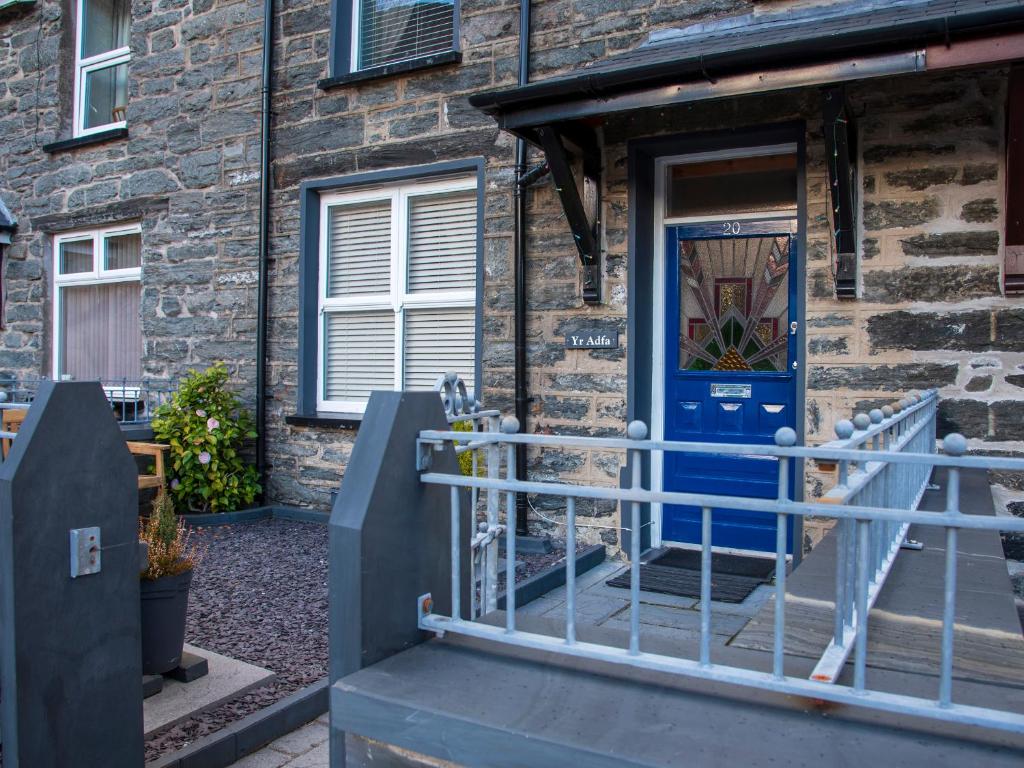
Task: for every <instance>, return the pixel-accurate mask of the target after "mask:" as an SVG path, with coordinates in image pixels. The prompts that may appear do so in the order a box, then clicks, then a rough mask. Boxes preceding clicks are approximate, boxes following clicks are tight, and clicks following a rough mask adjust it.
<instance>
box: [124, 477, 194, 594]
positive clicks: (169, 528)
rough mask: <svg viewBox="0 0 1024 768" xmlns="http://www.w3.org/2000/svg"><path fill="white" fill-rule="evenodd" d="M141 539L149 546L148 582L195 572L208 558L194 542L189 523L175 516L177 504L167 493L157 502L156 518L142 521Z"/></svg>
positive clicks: (153, 516) (154, 515)
mask: <svg viewBox="0 0 1024 768" xmlns="http://www.w3.org/2000/svg"><path fill="white" fill-rule="evenodd" d="M139 539H140V540H142V541H144V542H146V543H147V544H148V545H149V566H148V567H147V568H146V570H145V571H143V573H142V578H143V579H145V580H147V581H155V580H156V579H159V578H162V577H164V576H177V575H178V574H179V573H184V572H185V571H191V570H192V569H193V568H195V567H196V566H197V565H199V562H200V561H201V560H202V559H203V555H204V554H205V552H204V550H203V549H202V547H201V546H200V545H199V544H196V543H194V542H193V541H192V531H191V530H190V529H189V528H187V527H186V526H185V521H184V520H182V519H181V518H180V517H178V516H177V515H175V514H174V502H172V501H171V498H170V497H169V496H168V495H167V493H166V492H165V491H161V492H160V494H159V495H158V496H157V497H156V500H155V501H154V502H153V512H152V514H150V516H149V517H148V518H140V519H139Z"/></svg>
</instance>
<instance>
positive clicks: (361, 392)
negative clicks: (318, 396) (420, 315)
mask: <svg viewBox="0 0 1024 768" xmlns="http://www.w3.org/2000/svg"><path fill="white" fill-rule="evenodd" d="M324 349H325V360H324V397H325V398H326V399H327V400H339V401H362V400H366V399H367V398H369V396H370V392H372V391H373V390H375V389H387V390H393V389H394V388H395V315H394V313H393V312H391V311H390V310H388V311H384V312H341V313H331V314H328V315H326V317H325V321H324Z"/></svg>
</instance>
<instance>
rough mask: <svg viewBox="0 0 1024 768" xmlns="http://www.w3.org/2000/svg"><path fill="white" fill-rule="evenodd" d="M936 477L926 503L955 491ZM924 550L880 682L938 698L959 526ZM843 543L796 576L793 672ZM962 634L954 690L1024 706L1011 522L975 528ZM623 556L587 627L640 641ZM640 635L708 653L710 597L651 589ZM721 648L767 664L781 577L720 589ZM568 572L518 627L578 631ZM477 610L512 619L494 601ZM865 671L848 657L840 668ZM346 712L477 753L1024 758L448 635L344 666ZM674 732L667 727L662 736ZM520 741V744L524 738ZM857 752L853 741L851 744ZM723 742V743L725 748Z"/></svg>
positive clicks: (871, 654) (339, 710) (968, 739)
mask: <svg viewBox="0 0 1024 768" xmlns="http://www.w3.org/2000/svg"><path fill="white" fill-rule="evenodd" d="M934 480H935V481H936V482H937V483H938V485H939V487H940V488H939V490H930V491H928V492H926V494H925V496H924V499H923V500H922V503H921V508H922V509H925V510H941V509H943V508H944V503H945V498H944V494H945V485H944V480H945V477H944V473H943V472H941V471H939V472H937V473H936V476H935V478H934ZM960 497H961V509H962V510H963V511H964V513H966V514H974V515H992V514H994V509H993V504H992V497H991V492H990V490H989V485H988V479H987V476H986V473H985V472H984V471H980V470H978V471H963V472H962V473H961V489H960ZM910 538H913V539H916V540H918V541H921V542H922V543H923V544H924V548H923V549H922V550H921V551H912V550H907V551H903V552H902V553H901V554H900V555H899V557H897V559H896V563H895V566H894V568H893V570H892V572H891V574H890V576H889V579H888V581H887V582H886V585H885V587H884V589H883V590H882V592H881V594H880V596H879V598H878V601H877V603H876V604H875V606H874V608H873V609H872V610H871V612H870V619H869V630H868V654H867V686H868V688H869V689H870V690H878V691H885V692H891V693H899V694H906V695H911V696H919V697H922V698H926V699H935V698H937V697H938V687H939V681H938V674H937V672H938V659H939V653H940V647H941V638H940V635H941V626H942V622H941V616H942V603H943V587H942V584H943V567H944V553H945V540H944V537H943V536H942V530H941V529H935V528H931V527H923V526H917V527H913V528H911V532H910ZM835 557H836V549H835V541H834V536H833V535H832V534H829V535H828V536H826V538H825V540H824V541H823V542H822V543H821V544H820V545H819V546H818V547H816V548H815V549H814V550H813V551H812V552H811V553H810V554H809V555H808V556H807V557H806V558H805V559H804V561H803V562H802V563H801V564H800V565H799V566H798V567H797V568H796V569H795V570H794V571H793V573H792V574H791V575H790V576H789V578H788V579H787V593H786V616H787V621H786V651H787V655H786V659H785V672H786V674H787V675H791V676H796V677H803V678H806V677H809V676H810V674H811V671H812V670H813V668H814V665H815V662H816V660H817V658H819V657H820V655H821V653H822V652H823V651H824V649H825V647H826V646H827V644H828V641H829V639H830V637H831V632H832V608H833V599H834V581H835ZM957 565H958V582H957V602H956V625H955V630H954V634H955V645H954V662H953V674H954V693H953V697H954V700H955V701H956V702H957V703H958V704H970V705H976V706H981V707H988V708H992V709H997V710H1004V711H1008V712H1014V713H1024V636H1022V631H1021V624H1020V619H1019V617H1018V614H1017V610H1016V606H1015V603H1014V598H1013V593H1012V588H1011V584H1010V579H1009V576H1008V574H1007V570H1006V563H1005V560H1004V557H1003V553H1002V547H1001V544H1000V540H999V535H998V534H997V533H995V532H992V531H980V530H978V531H969V530H962V531H961V534H960V537H959V542H958V553H957ZM623 568H625V566H624V565H622V564H615V563H610V564H606V565H604V566H601V567H599V568H596V569H594V570H593V571H591V572H590V573H588V574H586V575H585V576H582V577H580V578H579V580H578V582H577V593H578V594H577V602H576V607H577V635H578V639H579V640H580V641H582V642H595V643H600V644H605V645H610V646H615V647H620V648H625V647H627V646H628V641H629V631H628V626H629V609H628V605H629V599H628V598H629V593H628V590H624V589H620V588H615V587H609V586H607V585H606V584H605V582H606V580H607V579H609V578H611V577H612V576H613V575H615V574H616V573H618V572H620V571H621V570H622V569H623ZM640 610H641V615H640V622H641V645H640V647H641V650H642V651H649V652H654V653H660V654H664V655H669V656H676V657H680V658H687V659H696V658H698V653H699V641H700V633H699V627H700V613H699V603H698V601H696V600H692V599H689V598H679V597H673V596H666V595H660V594H654V593H651V592H642V593H641V609H640ZM712 615H713V619H712V633H713V638H712V643H713V645H712V650H711V661H712V663H722V664H728V665H733V666H738V667H744V668H747V669H752V670H758V671H764V672H770V671H771V668H772V626H773V617H774V590H773V588H771V587H770V586H768V585H762V586H760V587H758V588H757V589H756V590H755V591H754V592H753V593H751V595H750V596H749V597H748V598H747V599H746V600H744V601H743V602H742V603H739V604H728V603H720V602H715V603H713V614H712ZM564 616H565V588H564V587H562V588H560V589H558V590H554V591H552V592H550V593H548V594H546V595H544V596H543V597H541V598H539V599H537V600H535V601H533V602H531V603H530V604H528V605H526V606H524V607H522V608H521V609H519V610H518V611H517V628H519V629H522V630H526V631H530V632H535V633H538V634H546V635H550V636H553V637H562V636H564V629H565V618H564ZM481 621H484V622H487V623H491V624H497V625H503V624H504V621H505V619H504V614H503V613H502V612H496V613H493V614H490V615H488V616H485V617H483V618H482V619H481ZM852 680H853V664H852V660H851V661H850V662H849V663H848V664H847V665H846V667H845V668H844V670H843V672H842V673H841V675H840V678H839V681H838V682H839V683H841V684H850V683H852ZM331 696H332V711H333V712H334V713H335V714H334V723H335V727H336V728H339V729H342V730H344V731H346V732H347V733H348V735H349V738H350V739H352V738H357V739H369V740H374V741H379V742H384V743H387V744H391V745H394V746H397V747H400V748H402V749H415V750H416V751H418V752H420V753H425V754H428V755H430V756H431V757H433V758H439V759H442V760H447V761H451V762H454V763H456V764H464V765H484V764H486V765H492V766H503V765H508V766H512V765H524V764H528V765H566V764H570V762H574V761H582V763H581V764H585V765H588V766H590V765H594V766H604V765H608V766H612V765H618V766H621V765H638V766H639V765H674V764H679V763H680V761H681V760H682V759H683V755H684V754H685V755H686V756H687V757H686V763H687V764H693V765H713V764H717V762H716V761H717V760H718V759H719V758H718V756H720V754H721V753H720V749H721V745H722V744H728V745H729V748H730V755H731V756H732V757H734V758H737V759H739V760H741V761H742V762H745V763H749V764H750V765H766V764H769V763H774V762H777V761H779V760H782V759H785V760H787V761H790V762H792V761H796V763H798V764H801V763H803V762H804V761H805V760H809V759H812V758H813V759H814V761H815V762H816V763H818V764H822V761H825V764H831V763H835V764H839V763H841V762H843V761H844V760H845V759H846V758H847V757H848V756H849V755H850V754H857V756H858V758H859V759H861V760H871V759H872V758H874V759H876V760H879V761H880V763H881V764H884V765H922V764H925V763H928V764H935V765H962V764H970V763H967V762H965V761H971V762H972V763H980V762H981V761H985V764H986V765H993V766H997V765H1011V764H1015V765H1019V764H1020V761H1021V760H1022V759H1024V737H1022V736H1020V735H1017V734H1012V733H1009V732H1005V731H997V730H995V729H991V728H979V727H977V726H969V727H968V726H962V725H956V724H951V723H948V722H938V721H929V720H924V719H922V718H918V717H913V716H909V715H902V714H900V715H897V714H892V713H886V712H882V711H878V710H872V709H869V708H866V707H851V706H847V705H837V704H826V703H824V702H821V701H812V700H809V699H805V698H801V697H795V696H786V695H783V694H777V693H768V692H765V691H759V690H755V689H750V688H738V687H737V686H734V685H730V684H725V683H716V682H710V681H707V680H697V679H690V678H684V677H678V676H668V675H665V674H657V673H654V672H648V671H646V670H638V669H634V668H626V667H620V666H617V665H611V664H607V663H603V662H599V661H594V660H587V659H579V658H572V657H568V656H561V655H556V654H548V653H541V652H536V651H529V650H525V649H517V648H513V647H511V646H504V645H497V644H494V643H490V642H486V641H482V640H474V639H470V638H467V637H458V636H453V635H447V636H446V637H444V638H441V639H432V640H430V641H428V642H426V643H423V644H421V645H419V646H416V647H414V648H412V649H410V650H408V651H405V652H403V653H400V654H398V655H396V656H392V657H391V658H389V659H386V660H385V661H382V662H380V663H378V664H375V665H373V666H371V667H368V668H366V669H363V670H361V671H359V672H356V673H354V674H352V675H349V676H348V677H346V678H344V679H343V680H341V681H340V682H339V683H338V684H336V685H335V686H334V688H333V690H332V693H331ZM666 736H668V737H667V738H666ZM513 746H514V749H513ZM851 750H852V751H851ZM716 755H717V756H716Z"/></svg>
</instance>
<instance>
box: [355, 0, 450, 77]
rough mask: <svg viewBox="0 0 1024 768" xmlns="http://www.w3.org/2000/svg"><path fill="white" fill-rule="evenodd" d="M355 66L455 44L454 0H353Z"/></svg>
mask: <svg viewBox="0 0 1024 768" xmlns="http://www.w3.org/2000/svg"><path fill="white" fill-rule="evenodd" d="M354 2H355V14H356V19H357V22H356V24H355V27H356V30H357V35H358V37H357V43H356V50H355V54H356V55H355V57H354V60H353V69H358V70H363V69H372V68H373V67H382V66H384V65H386V64H396V63H398V62H403V61H409V60H412V59H419V58H422V57H424V56H430V55H431V54H435V53H443V52H444V51H450V50H452V49H453V48H454V45H455V2H454V0H447V1H446V0H354Z"/></svg>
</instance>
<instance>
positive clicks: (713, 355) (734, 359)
mask: <svg viewBox="0 0 1024 768" xmlns="http://www.w3.org/2000/svg"><path fill="white" fill-rule="evenodd" d="M789 248H790V237H789V235H780V236H774V237H772V236H766V237H733V238H718V239H714V240H682V241H680V242H679V292H680V296H679V307H680V312H681V317H680V321H681V322H680V328H681V330H682V333H680V335H679V366H680V368H681V369H682V370H687V371H762V372H769V371H770V372H780V371H784V370H785V369H786V366H787V364H788V351H789V350H788V346H789V345H788V339H789V322H788V317H789V291H788V285H787V283H788V281H787V280H786V277H787V276H788V274H789Z"/></svg>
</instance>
